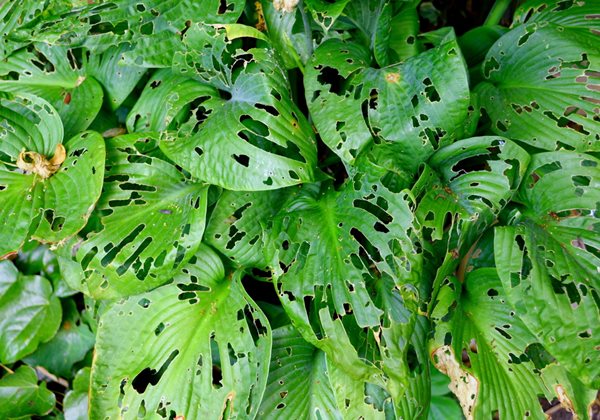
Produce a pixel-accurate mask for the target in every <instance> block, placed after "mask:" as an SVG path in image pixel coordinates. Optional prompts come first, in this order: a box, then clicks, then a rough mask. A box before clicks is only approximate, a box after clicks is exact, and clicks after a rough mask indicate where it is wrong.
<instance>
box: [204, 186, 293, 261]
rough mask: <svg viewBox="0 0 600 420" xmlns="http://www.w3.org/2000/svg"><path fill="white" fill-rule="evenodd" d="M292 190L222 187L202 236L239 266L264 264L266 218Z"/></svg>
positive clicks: (267, 238) (266, 233)
mask: <svg viewBox="0 0 600 420" xmlns="http://www.w3.org/2000/svg"><path fill="white" fill-rule="evenodd" d="M291 193H292V191H290V190H285V189H279V190H274V191H264V192H259V193H257V192H237V191H224V192H223V194H222V195H221V197H220V198H219V201H218V202H217V204H216V206H215V208H214V209H213V211H212V214H211V216H210V220H209V222H208V224H207V226H206V232H205V235H204V238H205V239H204V240H205V242H206V243H207V244H209V245H211V246H212V247H213V248H215V249H216V250H217V251H219V252H220V253H222V254H223V255H226V256H227V257H229V258H230V259H231V260H232V261H233V263H234V264H235V265H237V266H239V267H242V268H246V267H258V268H261V269H264V268H266V266H267V265H268V261H266V260H265V256H264V254H263V250H264V248H265V246H266V244H267V242H268V240H269V237H270V236H271V235H270V226H269V225H270V222H269V221H270V220H271V218H272V217H273V216H274V215H275V214H276V213H277V212H278V211H279V209H280V208H281V206H282V205H283V204H284V202H285V200H286V199H288V197H289V196H290V194H291Z"/></svg>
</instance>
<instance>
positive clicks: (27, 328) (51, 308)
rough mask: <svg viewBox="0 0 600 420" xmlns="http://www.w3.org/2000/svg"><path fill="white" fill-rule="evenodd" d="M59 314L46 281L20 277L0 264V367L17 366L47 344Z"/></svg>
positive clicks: (12, 268)
mask: <svg viewBox="0 0 600 420" xmlns="http://www.w3.org/2000/svg"><path fill="white" fill-rule="evenodd" d="M61 314H62V310H61V307H60V301H59V300H58V298H57V297H55V296H53V294H52V286H51V285H50V282H49V281H48V280H46V279H45V278H43V277H40V276H23V275H21V274H20V273H19V272H18V271H17V269H16V267H15V266H14V265H13V264H12V263H11V262H9V261H0V363H13V362H16V361H17V360H19V359H20V358H22V357H23V356H26V355H28V354H30V353H32V352H33V351H35V349H36V348H37V347H38V345H39V344H40V343H43V342H45V341H48V340H50V339H51V338H52V337H53V336H54V334H56V331H57V330H58V327H59V326H60V320H61Z"/></svg>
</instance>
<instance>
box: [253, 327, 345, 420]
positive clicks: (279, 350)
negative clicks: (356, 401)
mask: <svg viewBox="0 0 600 420" xmlns="http://www.w3.org/2000/svg"><path fill="white" fill-rule="evenodd" d="M258 415H259V417H261V418H293V419H299V420H300V419H312V418H315V417H316V418H328V419H342V418H343V417H342V416H341V414H340V412H339V410H338V408H337V402H336V400H335V394H334V389H333V386H332V384H331V381H330V377H329V374H328V371H327V361H326V356H325V353H323V352H322V351H320V350H319V349H316V348H315V347H314V346H312V345H311V344H309V343H307V342H306V341H305V340H304V339H303V338H302V336H301V335H300V334H299V333H298V332H297V331H296V330H295V329H294V327H292V326H291V325H287V326H283V327H279V328H277V329H275V330H273V352H272V355H271V368H270V370H269V379H268V381H267V388H266V389H265V397H264V398H263V401H262V404H261V406H260V410H259V412H258Z"/></svg>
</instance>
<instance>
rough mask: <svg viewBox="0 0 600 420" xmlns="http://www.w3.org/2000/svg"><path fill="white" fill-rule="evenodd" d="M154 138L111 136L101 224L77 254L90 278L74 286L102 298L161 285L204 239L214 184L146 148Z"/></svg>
mask: <svg viewBox="0 0 600 420" xmlns="http://www.w3.org/2000/svg"><path fill="white" fill-rule="evenodd" d="M152 141H154V140H153V137H152V135H150V136H146V135H143V134H131V135H125V136H120V137H116V138H112V139H108V140H107V149H108V156H107V170H106V176H105V178H104V187H103V193H102V196H101V198H100V200H99V202H98V204H97V208H96V211H97V212H98V215H99V216H100V226H99V230H97V231H92V232H90V233H89V234H88V235H87V236H86V238H85V240H84V241H83V242H82V243H81V244H78V246H77V250H76V254H75V258H76V260H77V261H78V262H79V263H81V265H82V268H83V270H84V272H85V273H84V274H85V278H81V279H80V281H81V283H80V284H79V285H73V284H72V287H74V288H75V289H77V290H80V289H82V287H83V290H84V291H85V292H86V293H89V294H90V295H91V296H93V297H95V298H102V299H104V298H112V297H117V296H128V295H131V294H136V293H140V292H143V291H146V290H150V289H152V288H154V287H156V286H160V285H161V284H163V283H164V282H165V281H167V280H168V279H169V278H170V276H172V275H173V273H174V272H175V271H176V270H177V269H179V268H180V267H181V266H182V265H183V264H185V263H186V262H187V260H188V259H189V258H191V257H192V255H193V254H194V253H195V252H196V249H197V248H198V246H199V244H200V241H201V239H202V234H203V232H204V223H205V218H206V202H207V200H206V191H207V187H206V186H205V185H204V184H199V183H196V182H192V181H190V180H189V179H187V178H186V177H185V176H184V175H183V174H181V173H180V172H179V171H178V170H177V169H176V168H175V166H173V165H172V164H170V163H167V162H165V161H163V160H161V159H159V158H156V157H151V156H150V155H148V154H145V153H143V152H142V151H141V150H144V147H147V144H148V142H152ZM62 261H63V263H64V259H63V260H62Z"/></svg>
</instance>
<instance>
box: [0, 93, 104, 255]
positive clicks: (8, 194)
mask: <svg viewBox="0 0 600 420" xmlns="http://www.w3.org/2000/svg"><path fill="white" fill-rule="evenodd" d="M0 121H2V124H3V125H4V127H5V128H4V130H2V131H0V215H2V220H6V221H7V223H4V224H3V225H2V226H0V238H2V241H0V243H1V245H0V257H2V256H5V255H8V254H10V253H14V252H16V251H18V249H19V248H20V247H21V246H22V245H23V242H24V241H25V239H26V238H27V237H28V235H31V237H33V238H34V239H37V240H39V241H42V242H46V243H53V242H59V241H62V240H64V239H66V238H69V237H71V236H73V235H75V234H76V233H77V232H79V231H80V230H81V229H82V228H83V226H84V225H85V224H86V222H87V219H88V217H89V214H90V213H91V211H92V209H93V207H94V204H95V202H96V200H97V199H98V197H99V195H100V191H101V188H102V176H103V173H104V156H105V150H104V140H103V139H102V137H101V136H100V135H99V134H97V133H93V132H84V133H81V134H80V135H78V136H76V137H73V138H72V139H70V140H69V141H67V142H64V147H65V149H66V159H65V161H64V162H62V164H60V168H59V169H58V170H57V172H56V173H54V174H53V175H50V176H49V178H46V179H44V178H42V177H41V176H38V175H37V174H33V173H23V171H21V170H19V169H18V168H17V166H16V162H17V161H18V160H19V154H20V152H21V151H29V152H36V153H39V154H41V155H43V156H48V157H49V156H50V155H51V154H54V153H55V150H57V149H56V146H57V145H59V144H61V143H63V128H62V124H61V121H60V118H59V116H58V115H57V113H56V111H55V110H54V109H53V108H52V107H51V106H50V105H49V104H48V103H47V102H46V101H44V100H43V99H41V98H39V97H36V96H30V95H27V94H23V95H17V96H14V97H12V98H10V99H9V98H4V99H0ZM3 157H4V158H3ZM3 161H4V162H3Z"/></svg>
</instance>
